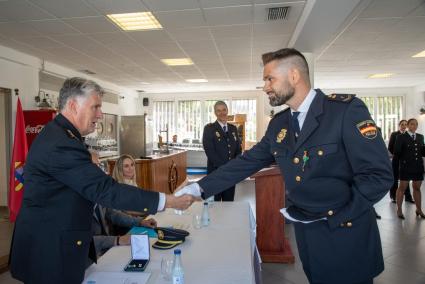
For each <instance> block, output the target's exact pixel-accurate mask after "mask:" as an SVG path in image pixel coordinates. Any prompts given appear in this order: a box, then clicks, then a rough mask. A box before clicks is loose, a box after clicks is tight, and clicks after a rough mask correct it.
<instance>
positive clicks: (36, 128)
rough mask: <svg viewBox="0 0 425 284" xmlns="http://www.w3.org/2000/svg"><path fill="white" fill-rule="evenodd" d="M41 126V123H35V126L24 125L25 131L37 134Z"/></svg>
mask: <svg viewBox="0 0 425 284" xmlns="http://www.w3.org/2000/svg"><path fill="white" fill-rule="evenodd" d="M43 127H44V125H41V124H39V125H37V126H30V125H27V126H26V127H25V133H27V134H28V133H31V134H38V133H40V131H41V130H42V129H43Z"/></svg>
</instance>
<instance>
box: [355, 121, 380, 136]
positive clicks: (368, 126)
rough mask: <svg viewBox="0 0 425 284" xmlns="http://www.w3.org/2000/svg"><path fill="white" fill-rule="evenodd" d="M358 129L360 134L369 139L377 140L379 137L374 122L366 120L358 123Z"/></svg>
mask: <svg viewBox="0 0 425 284" xmlns="http://www.w3.org/2000/svg"><path fill="white" fill-rule="evenodd" d="M356 126H357V129H358V130H359V131H360V134H361V135H362V136H363V137H364V138H367V139H375V138H376V136H377V135H378V129H377V127H376V125H375V122H374V121H373V120H365V121H362V122H359V123H357V125H356Z"/></svg>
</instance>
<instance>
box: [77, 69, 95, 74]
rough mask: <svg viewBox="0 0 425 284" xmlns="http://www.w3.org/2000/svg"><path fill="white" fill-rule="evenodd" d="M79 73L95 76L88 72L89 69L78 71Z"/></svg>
mask: <svg viewBox="0 0 425 284" xmlns="http://www.w3.org/2000/svg"><path fill="white" fill-rule="evenodd" d="M79 71H80V72H82V73H84V74H87V75H94V74H96V73H95V72H93V71H90V70H89V69H83V70H79Z"/></svg>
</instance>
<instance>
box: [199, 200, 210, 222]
mask: <svg viewBox="0 0 425 284" xmlns="http://www.w3.org/2000/svg"><path fill="white" fill-rule="evenodd" d="M201 224H202V227H207V226H208V225H209V224H210V214H209V212H208V202H204V208H203V209H202V215H201Z"/></svg>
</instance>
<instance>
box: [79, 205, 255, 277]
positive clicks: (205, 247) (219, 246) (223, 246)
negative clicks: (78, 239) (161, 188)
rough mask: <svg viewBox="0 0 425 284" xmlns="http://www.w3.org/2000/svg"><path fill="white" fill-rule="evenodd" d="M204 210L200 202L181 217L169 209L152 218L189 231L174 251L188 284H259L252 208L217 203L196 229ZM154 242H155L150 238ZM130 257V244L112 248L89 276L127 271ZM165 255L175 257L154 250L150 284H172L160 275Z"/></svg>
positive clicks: (149, 269) (170, 253)
mask: <svg viewBox="0 0 425 284" xmlns="http://www.w3.org/2000/svg"><path fill="white" fill-rule="evenodd" d="M201 211H202V203H199V202H197V203H196V204H194V205H192V207H191V208H190V209H188V210H186V211H185V212H184V214H183V215H176V214H175V212H174V210H166V211H165V212H162V213H158V214H157V215H155V216H154V217H155V219H156V220H157V221H158V225H159V226H163V227H166V226H174V227H176V228H182V229H185V230H187V231H189V232H190V236H188V237H187V238H186V242H184V243H183V244H181V245H179V246H178V247H176V248H180V249H181V251H182V262H183V268H184V272H185V284H195V283H196V284H197V283H203V284H231V283H232V284H233V283H234V284H240V283H244V284H245V283H246V284H249V283H257V284H259V283H260V282H261V275H260V264H259V262H260V260H259V257H258V252H257V249H256V244H255V219H254V218H253V214H252V211H251V208H250V206H249V204H248V203H247V202H224V203H214V204H213V205H212V207H210V208H209V212H210V218H211V224H210V225H209V226H208V227H204V228H201V229H194V228H193V226H192V218H193V215H194V214H201ZM154 241H155V239H152V240H151V242H154ZM130 257H131V254H130V247H129V246H118V247H113V248H112V249H110V250H109V251H108V252H107V253H106V254H105V255H103V256H102V257H101V258H100V259H99V261H98V264H93V265H92V266H90V267H89V268H88V269H87V271H86V276H87V275H89V274H90V273H93V272H98V273H99V272H120V271H123V268H124V266H125V265H126V264H127V262H128V261H129V260H130ZM163 257H168V258H172V257H173V249H170V250H157V249H153V248H151V260H150V263H149V265H148V267H147V269H146V272H149V273H151V275H150V278H149V280H148V282H147V283H149V284H169V283H171V282H170V281H168V282H167V281H165V280H164V279H163V277H162V275H161V274H160V272H161V259H162V258H163ZM122 273H124V274H125V273H132V272H122ZM133 273H134V272H133ZM86 282H87V281H85V282H84V283H86ZM97 284H98V283H97Z"/></svg>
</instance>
